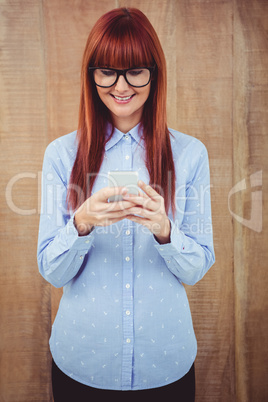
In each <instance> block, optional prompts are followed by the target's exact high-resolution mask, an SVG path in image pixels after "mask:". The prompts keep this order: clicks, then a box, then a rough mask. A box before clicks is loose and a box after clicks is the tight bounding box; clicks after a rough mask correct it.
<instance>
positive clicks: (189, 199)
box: [38, 125, 214, 390]
mask: <svg viewBox="0 0 268 402" xmlns="http://www.w3.org/2000/svg"><path fill="white" fill-rule="evenodd" d="M170 133H171V145H172V151H173V158H174V163H175V169H176V215H175V217H173V216H172V214H171V213H170V214H169V218H170V221H171V242H170V243H169V244H164V245H161V244H159V243H158V242H157V241H156V239H155V238H154V236H153V234H152V233H151V232H150V231H149V230H148V229H146V228H145V227H144V226H142V225H138V224H136V223H133V222H131V221H129V220H127V219H124V220H122V221H120V222H119V223H117V224H113V225H111V226H109V227H95V229H94V230H93V231H92V232H91V233H90V234H89V235H88V236H85V237H79V236H78V234H77V231H76V229H75V227H74V224H73V216H74V214H73V213H69V212H68V210H67V207H66V191H67V185H68V182H69V178H70V173H71V171H72V166H73V163H74V160H75V156H76V152H77V143H76V132H73V133H71V134H68V135H66V136H63V137H61V138H58V139H56V140H55V141H53V142H52V143H51V144H50V145H49V146H48V147H47V149H46V152H45V156H44V164H43V184H42V211H41V216H40V230H39V241H38V264H39V269H40V273H41V274H42V276H43V277H44V278H45V279H46V280H47V281H48V282H50V283H51V284H52V285H54V286H56V287H62V286H63V296H62V299H61V302H60V306H59V310H58V313H57V316H56V319H55V322H54V324H53V327H52V334H51V338H50V348H51V352H52V355H53V358H54V360H55V362H56V364H57V365H58V367H59V368H60V369H61V370H62V371H63V372H64V373H65V374H67V375H68V376H70V377H71V378H73V379H74V380H76V381H79V382H81V383H84V384H86V385H90V386H92V387H96V388H102V389H111V390H139V389H148V388H155V387H160V386H163V385H167V384H169V383H171V382H174V381H176V380H178V379H179V378H181V377H182V376H184V375H185V374H186V373H187V372H188V370H189V369H190V367H191V365H192V364H193V362H194V360H195V357H196V353H197V343H196V338H195V334H194V329H193V325H192V318H191V313H190V308H189V304H188V299H187V296H186V292H185V289H184V286H183V283H185V284H190V285H194V284H195V283H196V282H197V281H199V280H200V279H201V278H202V277H203V276H204V275H205V273H206V272H207V271H208V269H209V268H210V267H211V265H212V264H213V263H214V250H213V238H212V226H211V205H210V177H209V164H208V155H207V151H206V148H205V146H204V145H203V144H202V143H201V142H200V141H199V140H197V139H195V138H193V137H191V136H188V135H186V134H182V133H180V132H178V131H175V130H170ZM144 157H145V148H144V142H143V139H142V130H141V132H140V131H139V125H138V126H136V127H134V128H133V129H132V130H130V132H129V133H127V134H123V133H122V132H120V131H119V130H117V129H115V131H114V134H113V136H112V138H111V139H110V140H109V141H108V142H107V143H106V146H105V155H104V160H103V163H102V166H101V170H100V173H99V175H98V177H97V179H96V181H95V184H94V187H93V193H94V192H96V191H98V190H100V189H101V188H103V187H106V186H108V179H107V172H108V171H109V170H134V171H138V173H139V178H140V179H141V180H143V181H144V182H145V183H149V176H148V172H147V169H146V167H145V163H144Z"/></svg>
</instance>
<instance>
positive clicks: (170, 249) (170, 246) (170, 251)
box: [155, 220, 184, 260]
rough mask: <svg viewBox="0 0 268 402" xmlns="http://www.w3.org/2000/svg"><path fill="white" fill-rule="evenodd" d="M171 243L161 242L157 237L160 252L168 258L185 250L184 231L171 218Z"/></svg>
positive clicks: (156, 246)
mask: <svg viewBox="0 0 268 402" xmlns="http://www.w3.org/2000/svg"><path fill="white" fill-rule="evenodd" d="M170 225H171V230H170V243H166V244H159V243H158V242H157V240H156V239H155V248H156V249H157V251H158V252H159V254H160V255H161V256H162V257H163V258H164V259H165V260H166V259H167V258H168V257H174V256H176V255H178V254H180V253H181V252H183V250H184V246H183V239H184V236H183V233H182V232H181V231H180V229H179V228H178V227H177V226H176V225H175V224H174V222H172V221H171V220H170Z"/></svg>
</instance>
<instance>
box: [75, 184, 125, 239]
mask: <svg viewBox="0 0 268 402" xmlns="http://www.w3.org/2000/svg"><path fill="white" fill-rule="evenodd" d="M127 191H128V190H127V189H125V188H122V187H105V188H103V189H101V190H99V191H98V192H96V193H95V194H93V195H92V196H91V197H89V198H88V199H87V200H86V201H85V202H84V203H83V204H82V205H81V206H80V207H79V208H78V210H77V211H76V214H75V217H74V224H75V227H76V229H77V231H78V233H79V236H85V235H87V234H89V233H90V232H91V231H92V229H93V228H94V226H109V225H111V224H112V223H116V222H118V221H120V220H122V219H124V218H125V217H126V215H128V214H129V212H128V208H131V207H133V203H131V202H129V201H115V202H108V199H109V198H110V197H112V196H114V195H119V194H121V195H124V194H125V193H126V192H127Z"/></svg>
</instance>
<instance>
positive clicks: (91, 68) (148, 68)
mask: <svg viewBox="0 0 268 402" xmlns="http://www.w3.org/2000/svg"><path fill="white" fill-rule="evenodd" d="M140 68H146V69H147V70H149V72H150V77H149V80H148V82H147V84H144V85H132V84H130V82H129V81H128V79H127V72H128V71H130V70H138V69H140ZM88 70H89V71H92V72H94V70H112V71H115V72H116V74H117V77H116V80H115V82H114V83H113V84H112V85H109V86H103V85H99V84H97V83H96V81H95V78H94V74H92V75H93V80H94V82H95V84H96V85H97V86H98V87H101V88H111V87H113V86H114V85H115V84H116V83H117V81H118V80H119V77H120V75H123V77H124V78H125V80H126V82H127V83H128V85H130V86H131V87H134V88H142V87H146V86H147V85H148V84H149V82H150V81H151V77H152V72H153V71H154V70H155V65H154V66H153V67H132V68H124V69H117V68H110V67H88Z"/></svg>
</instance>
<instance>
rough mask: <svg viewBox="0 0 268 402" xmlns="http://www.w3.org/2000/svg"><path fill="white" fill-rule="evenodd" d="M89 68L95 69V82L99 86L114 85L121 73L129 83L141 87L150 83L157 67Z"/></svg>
mask: <svg viewBox="0 0 268 402" xmlns="http://www.w3.org/2000/svg"><path fill="white" fill-rule="evenodd" d="M88 69H89V70H90V71H93V78H94V82H95V84H96V85H97V86H98V87H102V88H109V87H112V86H113V85H115V84H116V83H117V81H118V79H119V77H120V75H123V77H124V78H125V80H126V82H127V83H128V84H129V85H131V86H132V87H136V88H141V87H145V86H146V85H148V84H149V82H150V80H151V74H152V72H153V71H154V69H155V67H136V68H126V69H123V70H118V69H116V68H106V67H104V68H102V67H88Z"/></svg>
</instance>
